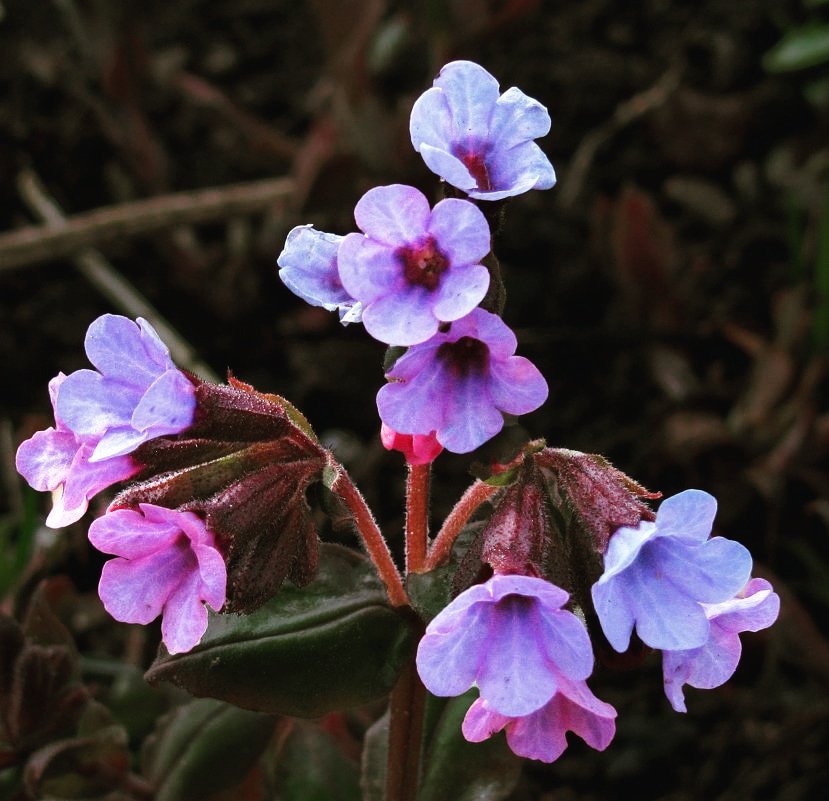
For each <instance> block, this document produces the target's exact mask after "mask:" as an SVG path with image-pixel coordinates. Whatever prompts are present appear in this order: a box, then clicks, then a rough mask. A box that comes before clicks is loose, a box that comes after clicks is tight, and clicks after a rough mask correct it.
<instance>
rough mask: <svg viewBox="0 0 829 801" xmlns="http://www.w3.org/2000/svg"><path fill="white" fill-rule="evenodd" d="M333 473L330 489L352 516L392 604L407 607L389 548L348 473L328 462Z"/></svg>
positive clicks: (401, 582)
mask: <svg viewBox="0 0 829 801" xmlns="http://www.w3.org/2000/svg"><path fill="white" fill-rule="evenodd" d="M332 466H333V467H334V469H335V470H336V471H337V476H336V478H335V479H334V482H333V484H332V486H331V491H332V492H334V493H335V494H336V495H337V496H339V498H340V499H341V500H342V501H343V502H344V503H345V505H346V506H347V507H348V508H349V510H350V511H351V514H352V515H353V516H354V522H355V523H356V525H357V531H358V532H359V534H360V537H361V539H362V540H363V544H364V545H365V547H366V550H367V551H368V555H369V557H370V558H371V561H372V562H374V565H375V566H376V568H377V572H378V573H379V574H380V578H381V579H382V580H383V583H384V584H385V585H386V592H387V593H388V596H389V601H390V602H391V604H392V606H409V605H410V604H409V596H408V595H406V590H405V589H404V587H403V579H402V578H401V577H400V572H399V571H398V569H397V566H396V565H395V564H394V559H392V555H391V551H390V550H389V546H388V544H387V543H386V540H385V539H384V537H383V535H382V533H381V532H380V529H379V527H378V526H377V523H376V522H375V520H374V516H373V515H372V514H371V510H370V509H369V508H368V506H367V504H366V502H365V499H364V498H363V496H362V495H361V494H360V491H359V490H358V489H357V487H356V486H355V485H354V482H353V481H352V480H351V478H349V476H348V473H346V472H345V469H344V468H343V467H342V466H341V465H332Z"/></svg>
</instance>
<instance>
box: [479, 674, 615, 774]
mask: <svg viewBox="0 0 829 801" xmlns="http://www.w3.org/2000/svg"><path fill="white" fill-rule="evenodd" d="M502 729H503V730H505V731H506V735H507V744H508V745H509V747H510V749H512V751H513V753H515V754H518V756H522V757H526V758H527V759H538V760H540V761H541V762H555V760H556V759H558V758H559V757H560V756H561V755H562V753H564V750H565V749H566V748H567V737H566V733H567V732H568V731H572V732H574V733H575V734H577V735H578V736H579V737H581V738H582V740H584V741H585V742H586V743H587V744H588V745H589V746H590V747H591V748H595V749H596V750H597V751H604V749H605V748H607V746H608V745H610V741H611V740H612V739H613V736H614V735H615V734H616V710H615V709H614V708H613V707H612V706H611V705H610V704H607V703H605V702H604V701H600V700H599V699H598V698H596V696H595V695H593V693H592V692H591V691H590V689H589V688H588V686H587V685H586V684H585V683H584V682H583V681H571V680H569V679H567V678H566V677H564V676H559V683H558V691H557V692H556V694H555V695H554V696H553V697H552V698H551V699H550V700H549V701H548V702H547V703H546V704H545V705H544V706H542V707H541V708H540V709H537V710H536V711H535V712H531V713H530V714H528V715H523V716H521V717H508V716H507V715H502V714H500V713H499V712H496V711H495V710H494V709H492V707H491V706H490V705H489V704H488V703H487V702H486V701H485V700H484V699H483V698H478V699H477V700H476V701H475V703H473V704H472V706H471V707H470V708H469V711H468V712H467V713H466V717H465V718H464V721H463V736H464V737H465V738H466V739H467V740H469V741H470V742H472V743H479V742H481V741H483V740H486V739H488V738H489V737H491V736H492V735H493V734H495V733H496V732H499V731H501V730H502Z"/></svg>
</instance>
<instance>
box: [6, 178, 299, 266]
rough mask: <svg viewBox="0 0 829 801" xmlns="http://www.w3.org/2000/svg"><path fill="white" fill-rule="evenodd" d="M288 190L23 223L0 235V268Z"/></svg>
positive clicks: (172, 198) (234, 192) (236, 191)
mask: <svg viewBox="0 0 829 801" xmlns="http://www.w3.org/2000/svg"><path fill="white" fill-rule="evenodd" d="M19 180H20V182H21V183H22V184H26V183H31V182H32V181H33V180H35V179H34V176H33V174H32V173H31V172H29V171H25V172H23V173H21V176H20V179H19ZM293 192H294V181H293V179H291V178H270V179H266V180H262V181H253V182H251V183H244V184H232V185H231V186H223V187H213V188H211V189H199V190H196V191H194V192H178V193H176V194H171V195H163V196H161V197H156V198H151V199H149V200H137V201H134V202H130V203H121V204H118V205H116V206H106V207H104V208H101V209H96V210H94V211H89V212H84V213H82V214H75V215H73V216H71V217H66V218H65V219H64V220H63V221H61V222H51V223H49V224H47V225H31V226H27V227H26V228H20V229H19V230H17V231H11V232H9V233H6V234H0V271H2V270H11V269H14V268H15V267H23V266H25V265H27V264H34V263H36V262H40V261H47V260H51V259H61V258H66V257H68V256H72V255H73V254H75V253H76V252H77V251H79V250H83V249H84V248H88V247H97V246H99V245H101V244H102V243H104V242H109V241H112V240H114V239H120V238H126V237H134V236H139V235H141V234H147V233H150V232H152V231H157V230H160V229H163V228H173V227H175V226H177V225H183V224H186V223H199V222H208V221H210V220H218V219H221V218H224V217H234V216H237V215H242V214H252V213H254V212H257V211H262V210H263V209H267V208H268V207H270V206H273V205H274V204H276V203H279V202H283V201H285V200H287V199H288V198H290V197H291V195H292V194H293Z"/></svg>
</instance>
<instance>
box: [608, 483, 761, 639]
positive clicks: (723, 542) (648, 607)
mask: <svg viewBox="0 0 829 801" xmlns="http://www.w3.org/2000/svg"><path fill="white" fill-rule="evenodd" d="M716 512H717V501H716V500H715V499H714V497H713V496H711V495H709V494H708V493H707V492H703V491H701V490H685V491H684V492H680V493H679V494H678V495H674V496H673V497H671V498H668V499H667V500H665V501H664V502H663V503H662V504H661V506H660V507H659V510H658V511H657V513H656V520H655V521H654V522H651V521H648V520H644V521H642V522H641V523H640V524H639V525H638V526H637V527H636V528H627V527H622V528H620V529H618V530H617V531H616V533H615V534H613V535H612V536H611V538H610V542H609V544H608V548H607V552H606V553H605V555H604V573H603V574H602V576H601V577H600V578H599V580H598V581H597V582H596V583H595V584H594V585H593V591H592V593H593V603H594V605H595V607H596V613H597V614H598V616H599V621H600V623H601V626H602V630H603V631H604V633H605V636H606V637H607V639H608V641H609V642H610V644H611V645H612V646H613V648H615V649H616V650H617V651H618V652H620V653H622V652H624V651H625V650H627V648H628V645H629V642H630V636H631V634H632V632H633V629H634V626H635V627H636V633H637V634H638V635H639V638H640V639H641V640H642V642H644V643H645V644H646V645H649V646H650V647H651V648H657V649H660V650H663V651H683V650H689V649H693V648H699V647H701V646H702V645H704V644H705V642H706V641H707V640H708V636H709V631H710V628H711V624H710V622H709V617H708V615H707V614H706V608H705V606H703V604H720V603H723V602H724V601H729V600H731V599H732V598H734V597H735V596H736V595H737V593H739V592H740V590H742V589H743V587H745V585H746V584H747V582H748V580H749V577H750V574H751V554H749V552H748V550H747V549H746V548H745V547H744V546H743V545H741V544H740V543H738V542H734V541H733V540H728V539H725V538H724V537H712V538H710V539H709V535H710V534H711V527H712V525H713V522H714V516H715V515H716Z"/></svg>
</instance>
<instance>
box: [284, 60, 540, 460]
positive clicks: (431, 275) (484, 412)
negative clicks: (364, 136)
mask: <svg viewBox="0 0 829 801" xmlns="http://www.w3.org/2000/svg"><path fill="white" fill-rule="evenodd" d="M549 128H550V117H549V115H548V114H547V110H546V109H545V108H544V107H543V106H542V105H541V104H540V103H538V101H536V100H533V99H531V98H528V97H527V96H526V95H525V94H524V93H523V92H521V91H519V90H518V89H515V88H512V89H509V90H508V91H506V92H505V93H504V94H503V95H499V89H498V82H497V81H496V80H495V78H493V77H492V75H490V74H489V73H488V72H487V71H486V70H485V69H483V67H480V66H479V65H477V64H473V63H472V62H468V61H455V62H452V63H451V64H447V65H446V66H445V67H444V68H443V70H441V73H440V75H439V76H438V78H437V79H436V80H435V83H434V86H433V87H432V88H431V89H429V90H428V91H426V92H425V93H424V94H423V95H422V96H421V97H420V98H419V100H418V101H417V102H416V103H415V105H414V107H413V109H412V114H411V120H410V129H411V138H412V144H413V146H414V147H415V149H416V150H417V151H418V152H419V153H420V154H421V155H422V156H423V159H424V161H425V162H426V165H427V166H428V167H429V168H430V169H431V170H432V171H433V172H436V173H437V174H438V175H440V176H441V177H442V178H444V179H445V180H446V181H447V182H448V183H450V184H452V185H453V186H455V187H456V188H458V189H460V190H462V191H463V192H465V193H466V194H467V195H468V197H469V198H472V200H466V199H460V198H446V199H444V200H441V201H440V202H438V203H436V204H435V206H434V207H430V205H429V202H428V200H427V199H426V197H425V196H424V195H423V194H422V193H421V192H420V191H418V190H417V189H415V188H414V187H411V186H402V185H399V184H395V185H391V186H379V187H375V188H374V189H371V190H369V191H368V192H366V194H365V195H363V197H362V198H361V199H360V200H359V201H358V203H357V205H356V207H355V209H354V218H355V221H356V223H357V227H358V228H359V229H360V231H361V232H362V233H350V234H348V235H346V236H344V237H340V236H336V235H332V234H327V233H323V232H320V231H316V230H315V229H313V228H311V227H310V226H307V225H305V226H299V227H297V228H294V229H293V230H292V231H291V232H290V233H289V234H288V239H287V241H286V243H285V248H284V250H283V251H282V253H281V254H280V256H279V258H278V259H277V262H278V264H279V267H280V272H279V274H280V277H281V278H282V280H283V282H284V283H285V284H286V286H288V288H289V289H291V290H292V291H293V292H294V293H296V294H297V295H299V296H300V297H301V298H303V299H305V300H307V301H308V302H309V303H312V304H314V305H318V306H323V307H324V308H327V309H329V310H334V309H337V310H339V313H340V317H341V320H342V322H343V323H347V322H356V321H358V320H361V321H362V323H363V325H364V326H365V329H366V331H368V333H369V334H371V335H372V336H373V337H374V338H376V339H378V340H380V341H381V342H385V343H387V344H388V345H392V346H400V347H405V348H408V349H409V350H408V351H407V352H406V353H405V355H403V356H402V357H401V358H400V359H399V360H398V361H397V363H396V364H394V365H393V367H392V368H391V369H390V370H389V371H388V372H387V373H386V378H387V379H388V380H389V382H390V383H389V384H387V385H386V386H385V387H383V389H381V390H380V393H379V394H378V397H377V406H378V410H379V413H380V418H381V420H382V422H383V424H384V425H385V426H386V428H387V429H390V430H391V431H393V432H396V433H397V434H400V435H402V436H406V437H408V436H411V437H435V438H436V440H437V443H438V444H439V446H440V448H446V449H447V450H450V451H453V452H455V453H467V452H469V451H472V450H474V449H475V448H477V447H478V446H479V445H481V444H483V443H484V442H486V441H487V440H488V439H490V438H491V437H493V436H495V434H497V433H498V432H499V431H500V430H501V428H502V427H503V420H504V418H503V413H507V414H516V415H519V414H526V413H528V412H531V411H533V410H535V409H537V408H538V407H539V406H540V405H541V404H542V403H543V402H544V401H545V400H546V398H547V384H546V382H545V381H544V378H543V377H542V376H541V374H540V373H539V372H538V370H537V369H536V368H535V367H534V366H533V365H532V364H530V362H529V361H527V360H526V359H525V358H523V357H518V356H515V355H514V353H515V348H516V340H515V336H514V335H513V333H512V332H511V331H510V330H509V329H508V328H507V326H506V325H505V323H504V322H503V321H502V320H501V319H500V317H498V316H497V315H495V314H492V313H491V312H490V311H487V310H485V309H484V308H481V306H480V305H479V304H481V303H482V301H484V299H485V297H486V295H487V291H488V290H489V289H490V283H491V275H490V271H489V268H488V267H487V266H486V265H485V262H486V261H487V258H488V256H489V254H490V248H491V232H490V228H489V224H488V222H487V218H486V216H485V214H484V213H483V212H482V211H481V209H480V208H479V207H478V205H476V201H480V200H490V201H491V200H502V199H504V198H506V197H510V196H512V195H517V194H520V193H521V192H525V191H527V190H529V189H533V188H535V189H548V188H550V187H551V186H552V185H553V184H554V183H555V173H554V171H553V168H552V165H551V164H550V162H549V160H548V159H547V157H546V156H545V155H544V153H543V152H542V151H541V149H540V148H539V147H538V145H537V144H536V143H535V142H534V139H536V138H537V137H540V136H544V135H545V134H546V133H547V132H548V130H549ZM386 440H387V441H390V440H389V436H388V435H386ZM438 452H439V451H437V452H436V453H435V455H437V453H438ZM433 458H434V457H433Z"/></svg>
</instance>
